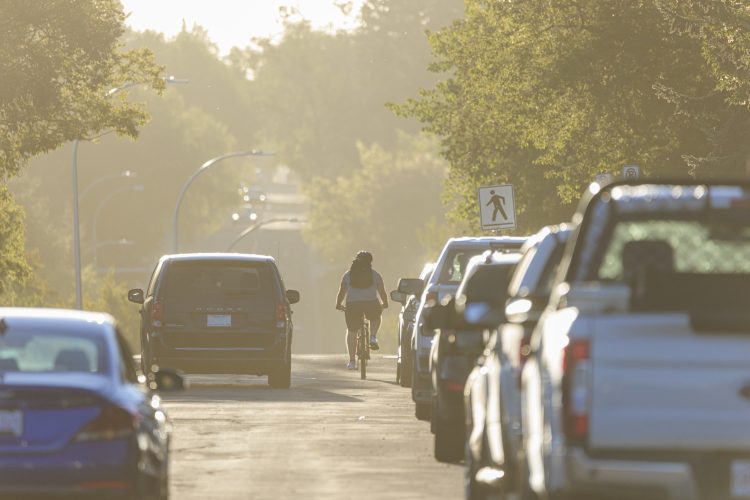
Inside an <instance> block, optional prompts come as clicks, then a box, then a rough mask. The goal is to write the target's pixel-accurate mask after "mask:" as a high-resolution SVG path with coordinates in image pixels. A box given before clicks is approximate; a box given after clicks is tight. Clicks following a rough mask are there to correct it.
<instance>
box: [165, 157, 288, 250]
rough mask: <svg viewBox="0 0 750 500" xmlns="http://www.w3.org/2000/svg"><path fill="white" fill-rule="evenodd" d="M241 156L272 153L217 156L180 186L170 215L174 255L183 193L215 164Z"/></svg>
mask: <svg viewBox="0 0 750 500" xmlns="http://www.w3.org/2000/svg"><path fill="white" fill-rule="evenodd" d="M243 156H273V153H264V152H263V151H259V150H257V149H251V150H250V151H235V152H233V153H227V154H224V155H221V156H217V157H215V158H211V159H210V160H208V161H207V162H205V163H204V164H203V165H201V166H200V167H199V168H198V170H196V171H195V172H193V175H191V176H190V178H188V180H187V181H186V182H185V185H183V186H182V191H180V194H179V196H178V197H177V203H176V204H175V207H174V214H173V215H172V251H173V252H174V253H177V252H178V251H179V248H180V247H179V233H178V227H177V222H178V217H179V215H180V205H181V204H182V198H183V197H184V196H185V193H186V192H187V190H188V188H189V187H190V185H191V184H192V183H193V181H194V180H195V179H196V178H197V177H198V176H199V175H200V174H202V173H203V172H205V171H206V170H208V169H209V168H211V167H213V166H214V165H216V164H217V163H219V162H221V161H223V160H227V159H229V158H238V157H243Z"/></svg>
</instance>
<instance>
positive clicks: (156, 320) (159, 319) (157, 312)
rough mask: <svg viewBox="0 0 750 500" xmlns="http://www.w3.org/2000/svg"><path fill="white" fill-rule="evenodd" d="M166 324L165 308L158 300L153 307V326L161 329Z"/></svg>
mask: <svg viewBox="0 0 750 500" xmlns="http://www.w3.org/2000/svg"><path fill="white" fill-rule="evenodd" d="M163 322H164V306H163V305H162V302H161V301H160V300H158V299H156V300H154V303H153V304H152V305H151V325H152V326H155V327H157V328H158V327H160V326H161V325H162V324H163Z"/></svg>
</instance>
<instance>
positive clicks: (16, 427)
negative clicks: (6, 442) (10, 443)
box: [0, 410, 23, 436]
mask: <svg viewBox="0 0 750 500" xmlns="http://www.w3.org/2000/svg"><path fill="white" fill-rule="evenodd" d="M8 434H10V435H11V436H20V435H21V434H23V414H22V413H21V411H20V410H0V435H8Z"/></svg>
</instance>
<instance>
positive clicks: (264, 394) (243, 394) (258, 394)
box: [162, 384, 362, 403]
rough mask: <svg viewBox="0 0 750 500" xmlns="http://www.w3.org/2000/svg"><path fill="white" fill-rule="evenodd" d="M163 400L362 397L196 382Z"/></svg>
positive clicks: (281, 400) (355, 400)
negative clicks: (200, 383) (196, 384)
mask: <svg viewBox="0 0 750 500" xmlns="http://www.w3.org/2000/svg"><path fill="white" fill-rule="evenodd" d="M162 399H163V400H164V401H165V402H175V403H199V402H202V401H205V402H216V401H236V402H244V401H258V402H263V403H295V402H297V403H359V402H361V401H362V400H361V399H359V398H354V397H351V396H344V395H343V394H336V393H335V392H330V391H325V390H322V389H314V388H310V387H304V388H294V387H292V388H291V389H271V388H270V387H268V386H264V385H260V384H242V385H241V384H233V385H200V386H193V387H191V388H190V389H188V390H186V391H185V392H182V393H180V394H173V395H167V394H164V395H162Z"/></svg>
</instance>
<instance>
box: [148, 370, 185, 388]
mask: <svg viewBox="0 0 750 500" xmlns="http://www.w3.org/2000/svg"><path fill="white" fill-rule="evenodd" d="M149 379H150V380H149V387H150V388H151V389H152V390H155V391H159V392H177V391H183V390H185V389H187V386H188V384H187V381H186V380H185V376H184V375H183V374H182V372H180V371H178V370H174V369H172V368H160V369H159V370H157V371H155V372H153V373H152V374H151V376H150V377H149Z"/></svg>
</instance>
